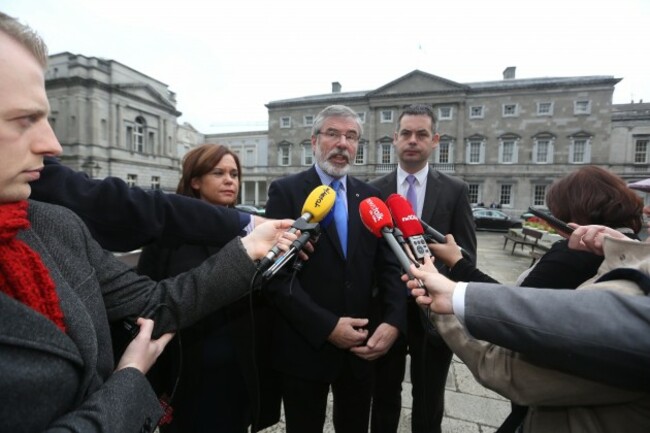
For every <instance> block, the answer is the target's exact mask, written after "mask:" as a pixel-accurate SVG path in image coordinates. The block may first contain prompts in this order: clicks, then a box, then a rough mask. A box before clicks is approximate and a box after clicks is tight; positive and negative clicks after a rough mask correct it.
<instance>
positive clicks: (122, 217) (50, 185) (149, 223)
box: [31, 157, 251, 251]
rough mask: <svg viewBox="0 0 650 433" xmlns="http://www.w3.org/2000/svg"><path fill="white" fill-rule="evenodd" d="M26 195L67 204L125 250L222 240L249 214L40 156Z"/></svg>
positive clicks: (109, 244) (110, 245) (103, 241)
mask: <svg viewBox="0 0 650 433" xmlns="http://www.w3.org/2000/svg"><path fill="white" fill-rule="evenodd" d="M31 187H32V194H31V198H32V199H33V200H37V201H43V202H47V203H53V204H58V205H61V206H64V207H67V208H68V209H71V210H72V211H73V212H75V213H76V214H77V215H79V216H80V217H81V219H82V220H83V221H84V223H86V225H87V226H88V228H89V229H90V232H91V233H92V235H93V237H94V238H95V239H96V240H97V241H98V242H99V243H100V245H101V246H102V247H104V248H105V249H107V250H111V251H131V250H134V249H136V248H139V247H141V246H143V245H146V244H149V243H151V242H153V241H159V242H161V243H162V244H164V245H167V246H172V245H179V244H182V243H191V244H208V245H219V246H222V245H225V244H226V243H227V242H228V241H230V240H231V239H233V238H234V237H236V236H237V235H239V234H240V233H241V231H242V229H243V228H244V227H245V226H246V225H247V224H248V223H249V222H250V218H251V217H250V215H248V214H244V213H241V214H240V213H239V212H237V211H235V210H232V209H227V208H224V207H220V206H213V205H210V204H207V203H205V202H203V201H201V200H196V199H192V198H189V197H184V196H181V195H177V194H165V193H163V192H162V191H145V190H143V189H140V188H137V187H132V188H130V187H129V186H128V185H127V184H126V183H125V182H124V181H123V180H121V179H119V178H116V177H107V178H105V179H102V180H97V179H90V178H88V177H87V176H86V175H85V174H84V173H81V172H76V171H74V170H72V169H70V168H69V167H66V166H64V165H62V164H61V163H59V162H58V161H57V160H56V159H55V158H49V157H48V158H45V168H44V169H43V171H42V172H41V178H40V179H39V180H38V181H36V182H32V183H31Z"/></svg>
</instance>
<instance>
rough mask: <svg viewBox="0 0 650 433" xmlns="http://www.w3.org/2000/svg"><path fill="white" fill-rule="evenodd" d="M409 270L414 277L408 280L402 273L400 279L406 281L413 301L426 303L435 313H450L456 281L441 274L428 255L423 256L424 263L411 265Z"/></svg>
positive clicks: (451, 311)
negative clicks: (413, 298) (418, 265)
mask: <svg viewBox="0 0 650 433" xmlns="http://www.w3.org/2000/svg"><path fill="white" fill-rule="evenodd" d="M410 270H411V274H412V275H413V277H414V279H412V280H409V277H408V275H402V281H406V286H407V287H408V288H409V289H411V294H412V295H413V296H414V297H415V301H416V302H417V303H418V304H420V305H428V306H429V308H430V309H431V311H433V312H435V313H439V314H452V313H453V312H454V309H453V306H452V301H451V298H452V295H453V294H454V288H455V287H456V283H455V282H453V281H451V280H450V279H448V278H446V277H444V276H443V275H441V274H440V273H439V272H438V271H437V270H436V267H435V266H434V265H433V262H432V261H431V258H430V257H425V258H424V264H423V265H422V266H420V267H419V268H416V267H415V266H414V265H411V269H410ZM422 284H424V287H422ZM424 289H426V291H425V290H424Z"/></svg>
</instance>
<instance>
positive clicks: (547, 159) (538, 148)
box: [532, 133, 555, 164]
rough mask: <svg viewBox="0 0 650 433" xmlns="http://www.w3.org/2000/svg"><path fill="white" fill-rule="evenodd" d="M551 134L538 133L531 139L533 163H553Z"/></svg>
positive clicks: (552, 138)
mask: <svg viewBox="0 0 650 433" xmlns="http://www.w3.org/2000/svg"><path fill="white" fill-rule="evenodd" d="M554 138H555V137H553V136H551V135H550V134H548V133H545V134H540V135H539V136H538V137H534V141H533V155H532V159H533V163H535V164H552V163H553V141H554Z"/></svg>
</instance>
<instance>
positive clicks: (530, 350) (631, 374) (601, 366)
mask: <svg viewBox="0 0 650 433" xmlns="http://www.w3.org/2000/svg"><path fill="white" fill-rule="evenodd" d="M465 324H466V326H467V329H468V330H469V332H470V333H471V334H472V335H473V336H474V337H476V338H478V339H481V340H487V341H490V342H492V343H495V344H497V345H499V346H503V347H506V348H508V349H511V350H514V351H517V352H521V353H524V354H526V355H528V357H529V358H530V359H532V360H534V361H535V362H538V363H541V364H543V365H546V366H550V367H553V368H556V369H558V370H561V371H565V372H569V373H572V374H575V375H577V376H580V377H584V378H587V379H592V380H597V381H601V382H604V383H608V384H611V385H615V386H621V387H625V388H629V389H641V390H645V391H648V390H650V375H649V374H648V365H650V337H649V331H650V298H649V297H648V296H627V295H620V294H616V293H612V292H609V291H591V290H589V291H575V290H557V289H531V288H526V287H506V286H500V285H491V284H482V283H470V284H469V285H468V287H467V291H466V294H465Z"/></svg>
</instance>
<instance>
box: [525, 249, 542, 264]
mask: <svg viewBox="0 0 650 433" xmlns="http://www.w3.org/2000/svg"><path fill="white" fill-rule="evenodd" d="M544 254H546V251H544V252H542V251H534V250H533V251H531V252H529V253H528V255H529V256H530V257H531V259H532V261H531V262H530V266H533V265H534V264H535V262H536V261H537V260H539V259H541V258H542V256H543V255H544Z"/></svg>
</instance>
